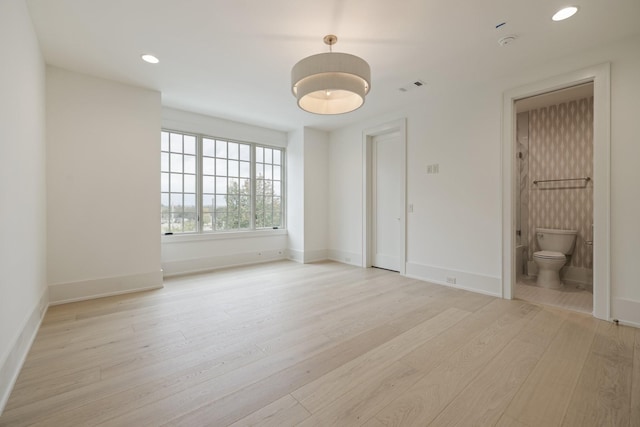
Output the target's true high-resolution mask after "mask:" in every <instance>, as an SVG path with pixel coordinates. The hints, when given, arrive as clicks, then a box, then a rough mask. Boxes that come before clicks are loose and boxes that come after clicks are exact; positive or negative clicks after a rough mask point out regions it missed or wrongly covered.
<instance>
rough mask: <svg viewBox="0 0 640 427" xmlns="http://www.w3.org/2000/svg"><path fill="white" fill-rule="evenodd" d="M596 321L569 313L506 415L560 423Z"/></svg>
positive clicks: (533, 422)
mask: <svg viewBox="0 0 640 427" xmlns="http://www.w3.org/2000/svg"><path fill="white" fill-rule="evenodd" d="M597 324H598V321H597V320H595V319H594V318H593V317H591V316H586V315H581V314H577V313H576V314H573V313H572V314H570V315H569V316H568V317H567V319H566V321H565V322H564V323H563V325H562V328H561V329H560V331H559V332H558V334H557V335H556V337H555V339H554V340H553V342H552V343H551V344H550V346H549V348H548V349H547V351H546V352H545V354H544V355H543V357H542V359H541V360H540V363H538V364H537V365H536V367H535V369H534V370H533V372H532V373H531V375H529V377H528V378H527V380H526V382H525V383H524V384H523V386H522V387H521V388H520V390H519V391H518V393H517V394H516V396H515V397H514V399H513V400H512V401H511V403H510V404H509V406H508V407H507V409H506V411H505V414H507V415H508V416H509V417H510V418H511V419H515V420H518V421H519V422H521V423H524V424H526V425H532V426H538V425H544V426H550V427H552V426H559V425H560V424H561V423H562V419H563V418H564V415H565V412H566V410H567V406H568V405H569V400H570V398H571V394H572V392H573V389H574V388H575V385H576V383H577V381H578V376H579V375H580V372H581V371H582V368H583V366H584V362H585V360H586V358H587V356H588V354H589V350H590V348H591V344H592V342H593V337H594V335H595V330H596V326H597Z"/></svg>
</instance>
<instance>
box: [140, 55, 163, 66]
mask: <svg viewBox="0 0 640 427" xmlns="http://www.w3.org/2000/svg"><path fill="white" fill-rule="evenodd" d="M140 58H142V60H143V61H144V62H148V63H149V64H157V63H158V62H160V60H159V59H158V58H156V57H155V56H153V55H149V54H148V53H147V54H144V55H141V56H140Z"/></svg>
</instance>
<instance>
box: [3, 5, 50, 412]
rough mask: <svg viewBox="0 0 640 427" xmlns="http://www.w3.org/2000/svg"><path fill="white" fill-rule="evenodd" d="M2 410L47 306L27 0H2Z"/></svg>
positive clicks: (38, 124)
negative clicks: (25, 0)
mask: <svg viewBox="0 0 640 427" xmlns="http://www.w3.org/2000/svg"><path fill="white" fill-rule="evenodd" d="M0 58H2V59H1V60H0V61H2V66H0V94H1V95H0V224H2V225H3V227H2V237H0V272H1V274H0V413H2V408H3V407H4V404H5V403H6V399H7V398H8V397H9V392H10V391H11V387H12V385H13V383H14V381H15V379H16V377H17V375H18V372H19V370H20V367H21V365H22V362H23V360H24V357H26V354H27V352H28V350H29V347H30V345H31V341H32V339H33V338H34V335H35V333H36V332H37V329H38V325H39V323H40V320H41V317H42V315H43V314H44V310H45V309H46V306H47V293H46V291H47V288H46V184H45V66H44V61H43V59H42V56H41V54H40V48H39V46H38V41H37V39H36V36H35V32H34V29H33V26H32V24H31V18H30V17H29V12H28V10H27V6H26V4H25V2H24V1H19V0H14V1H2V2H0Z"/></svg>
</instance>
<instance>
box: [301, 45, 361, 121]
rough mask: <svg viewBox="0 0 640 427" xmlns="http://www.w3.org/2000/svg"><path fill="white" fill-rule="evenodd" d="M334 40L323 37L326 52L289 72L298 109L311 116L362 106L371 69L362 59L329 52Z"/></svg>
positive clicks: (346, 110) (305, 60)
mask: <svg viewBox="0 0 640 427" xmlns="http://www.w3.org/2000/svg"><path fill="white" fill-rule="evenodd" d="M337 41H338V38H337V37H336V36H334V35H331V34H330V35H327V36H325V37H324V42H325V43H326V44H328V45H329V52H326V53H320V54H317V55H312V56H309V57H307V58H304V59H302V60H301V61H299V62H298V63H297V64H296V65H294V66H293V69H292V70H291V91H292V92H293V95H294V96H295V97H296V98H297V100H298V106H299V107H300V108H302V109H303V110H305V111H308V112H310V113H315V114H343V113H348V112H350V111H353V110H356V109H358V108H360V107H361V106H362V104H364V98H365V96H366V95H367V93H369V89H370V88H371V69H370V68H369V64H367V62H366V61H365V60H363V59H362V58H359V57H357V56H355V55H350V54H348V53H337V52H333V49H332V47H333V45H334V44H336V42H337Z"/></svg>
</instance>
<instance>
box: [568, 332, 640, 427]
mask: <svg viewBox="0 0 640 427" xmlns="http://www.w3.org/2000/svg"><path fill="white" fill-rule="evenodd" d="M634 334H635V331H634V330H633V329H631V328H628V327H625V326H618V325H616V324H614V323H604V322H601V323H598V326H597V329H596V334H595V337H594V340H593V344H592V346H591V351H590V352H589V355H588V357H587V360H586V361H585V364H584V367H583V369H582V372H581V374H580V378H579V379H578V384H577V385H576V388H575V389H574V391H573V395H572V396H571V401H570V403H569V407H568V409H567V413H566V416H565V418H564V421H563V423H562V425H563V426H576V427H578V426H580V427H585V426H616V427H626V426H629V425H630V423H631V419H630V409H631V408H630V404H631V399H630V396H631V376H632V364H633V347H634ZM638 421H639V420H635V421H634V422H635V423H636V425H637V422H638Z"/></svg>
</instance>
